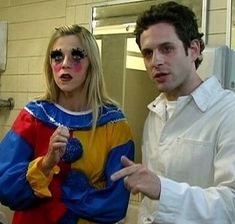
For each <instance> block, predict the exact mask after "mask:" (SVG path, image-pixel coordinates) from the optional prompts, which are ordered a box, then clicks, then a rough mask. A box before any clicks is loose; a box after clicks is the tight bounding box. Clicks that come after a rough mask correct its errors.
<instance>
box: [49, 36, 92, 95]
mask: <svg viewBox="0 0 235 224" xmlns="http://www.w3.org/2000/svg"><path fill="white" fill-rule="evenodd" d="M50 58H51V68H52V72H53V76H54V80H55V82H56V84H57V85H58V87H59V88H60V89H61V90H62V91H65V92H67V91H68V92H71V91H74V90H78V89H80V91H81V89H82V87H83V83H84V81H85V79H86V75H87V70H88V66H89V60H88V58H87V54H86V52H85V50H84V49H83V46H82V44H81V42H80V40H79V38H78V37H77V36H75V35H68V36H63V37H60V38H58V39H57V40H56V41H55V43H54V45H53V47H52V50H51V54H50Z"/></svg>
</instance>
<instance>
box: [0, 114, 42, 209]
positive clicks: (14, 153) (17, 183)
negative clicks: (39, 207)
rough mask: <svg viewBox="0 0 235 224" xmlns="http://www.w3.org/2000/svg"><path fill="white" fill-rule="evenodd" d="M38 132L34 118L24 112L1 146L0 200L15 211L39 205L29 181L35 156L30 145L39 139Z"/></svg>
mask: <svg viewBox="0 0 235 224" xmlns="http://www.w3.org/2000/svg"><path fill="white" fill-rule="evenodd" d="M19 130H20V131H19ZM34 130H35V127H34V122H33V118H32V116H31V115H30V114H29V113H27V112H26V111H24V110H23V111H21V113H20V114H19V115H18V117H17V119H16V121H15V122H14V124H13V127H12V128H11V130H10V131H9V132H8V133H7V134H6V136H5V137H4V138H3V140H2V141H1V143H0V201H1V203H2V204H4V205H6V206H8V207H10V208H11V209H13V210H24V209H27V208H30V207H32V206H33V205H34V204H35V203H37V197H36V195H35V194H34V192H33V190H32V188H31V186H30V184H29V182H28V181H27V179H26V173H27V170H28V165H29V162H30V160H31V158H32V157H33V147H32V145H31V144H30V142H31V140H32V139H33V138H34V136H35V135H34ZM26 136H29V138H28V140H29V141H27V138H26Z"/></svg>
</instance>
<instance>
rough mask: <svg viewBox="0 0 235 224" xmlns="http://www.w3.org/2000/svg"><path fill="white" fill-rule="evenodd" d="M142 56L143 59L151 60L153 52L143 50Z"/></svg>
mask: <svg viewBox="0 0 235 224" xmlns="http://www.w3.org/2000/svg"><path fill="white" fill-rule="evenodd" d="M142 55H143V57H144V58H151V57H152V55H153V51H152V50H144V51H142Z"/></svg>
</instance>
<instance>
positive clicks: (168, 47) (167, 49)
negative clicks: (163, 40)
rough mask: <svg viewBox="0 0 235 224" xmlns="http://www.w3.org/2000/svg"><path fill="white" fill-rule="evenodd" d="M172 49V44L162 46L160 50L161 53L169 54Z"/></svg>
mask: <svg viewBox="0 0 235 224" xmlns="http://www.w3.org/2000/svg"><path fill="white" fill-rule="evenodd" d="M173 50H174V47H172V46H163V47H162V48H161V49H160V51H161V52H162V53H163V54H169V53H171V52H172V51H173Z"/></svg>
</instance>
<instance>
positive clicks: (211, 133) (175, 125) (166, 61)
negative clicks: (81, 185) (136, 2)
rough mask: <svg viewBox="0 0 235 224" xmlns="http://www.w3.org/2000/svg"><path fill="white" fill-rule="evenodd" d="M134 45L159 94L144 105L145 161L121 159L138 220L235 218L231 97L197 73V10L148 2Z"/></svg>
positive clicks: (227, 222)
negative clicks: (137, 203) (136, 200)
mask: <svg viewBox="0 0 235 224" xmlns="http://www.w3.org/2000/svg"><path fill="white" fill-rule="evenodd" d="M135 35H136V42H137V44H138V46H139V48H140V50H141V52H142V55H143V58H144V63H145V66H146V70H147V73H148V75H149V78H150V80H152V81H153V82H154V83H155V85H156V88H157V89H158V90H159V91H160V92H161V94H160V95H159V96H158V97H157V98H156V99H155V100H154V101H153V102H152V103H150V104H149V105H148V108H149V110H150V111H149V115H148V117H147V119H146V122H145V126H144V133H143V144H142V157H143V164H135V163H134V162H133V161H130V160H128V159H127V158H126V157H122V163H123V165H124V167H125V168H123V169H122V170H121V171H119V172H117V173H114V174H113V175H112V177H111V178H112V180H113V181H115V180H117V179H120V178H123V177H124V183H125V186H126V187H127V189H128V190H130V191H131V192H132V193H133V194H137V193H139V192H141V193H142V194H143V195H144V198H143V200H142V202H141V205H140V212H139V223H140V224H154V223H158V224H166V223H167V224H171V223H172V224H173V223H174V224H231V223H235V118H234V116H235V94H234V93H232V92H231V91H228V90H224V89H223V88H222V87H221V85H220V83H219V82H218V81H217V79H216V78H215V77H210V78H208V79H207V80H205V81H204V82H203V81H202V80H201V78H200V77H199V75H198V74H197V72H196V70H197V68H198V66H199V65H200V62H201V60H202V57H201V53H202V51H203V50H204V43H203V40H202V39H201V38H202V36H203V34H202V33H200V32H199V31H198V26H197V21H196V17H195V14H194V13H193V12H192V11H191V10H190V9H189V8H187V7H185V6H183V5H180V4H177V3H175V2H167V3H163V4H160V5H156V6H152V7H151V8H150V9H149V10H146V11H145V12H144V13H143V14H142V15H141V16H140V17H139V18H138V20H137V25H136V29H135Z"/></svg>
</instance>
